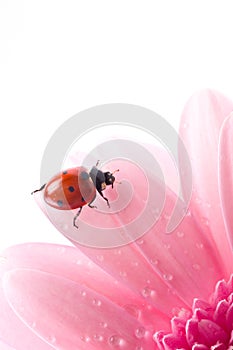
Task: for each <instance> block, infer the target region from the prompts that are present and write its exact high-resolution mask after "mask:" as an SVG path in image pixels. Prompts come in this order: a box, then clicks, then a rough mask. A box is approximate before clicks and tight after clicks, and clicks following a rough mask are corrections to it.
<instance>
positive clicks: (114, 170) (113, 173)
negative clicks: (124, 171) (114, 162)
mask: <svg viewBox="0 0 233 350" xmlns="http://www.w3.org/2000/svg"><path fill="white" fill-rule="evenodd" d="M118 171H120V169H116V170H114V171H113V173H111V175H113V174H115V173H116V172H118Z"/></svg>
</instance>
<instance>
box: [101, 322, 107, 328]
mask: <svg viewBox="0 0 233 350" xmlns="http://www.w3.org/2000/svg"><path fill="white" fill-rule="evenodd" d="M100 327H102V328H107V327H108V324H107V322H100Z"/></svg>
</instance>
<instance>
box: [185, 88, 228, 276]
mask: <svg viewBox="0 0 233 350" xmlns="http://www.w3.org/2000/svg"><path fill="white" fill-rule="evenodd" d="M232 110H233V103H232V102H231V101H229V100H228V99H226V98H225V97H224V96H222V95H221V94H219V93H217V92H215V91H211V90H204V91H200V92H198V93H196V94H195V95H194V96H192V97H191V99H190V100H189V101H188V103H187V104H186V106H185V109H184V112H183V116H182V121H181V127H180V134H181V137H182V138H183V140H184V143H185V145H186V147H187V150H188V153H189V155H190V160H191V163H192V169H193V196H192V201H191V211H192V212H193V213H194V215H195V218H196V220H197V223H198V225H199V227H200V228H201V230H202V232H203V233H205V235H206V236H209V235H210V233H211V234H212V236H213V237H214V240H215V242H216V246H217V249H218V250H219V254H220V255H221V257H222V260H223V264H224V266H225V274H224V277H225V278H228V275H229V274H230V272H231V267H232V251H231V250H230V247H229V243H228V239H227V235H226V231H225V226H224V222H223V217H222V214H221V204H220V197H219V193H218V143H219V133H220V129H221V126H222V123H223V121H224V119H225V118H226V117H227V116H228V115H229V114H230V112H231V111H232Z"/></svg>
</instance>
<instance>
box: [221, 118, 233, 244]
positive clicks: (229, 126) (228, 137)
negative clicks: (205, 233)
mask: <svg viewBox="0 0 233 350" xmlns="http://www.w3.org/2000/svg"><path fill="white" fill-rule="evenodd" d="M232 135H233V113H232V114H231V115H230V117H229V118H227V119H226V120H225V122H224V124H223V127H222V131H221V138H220V146H219V153H220V154H219V187H220V197H221V202H222V209H223V216H224V221H225V224H226V229H227V233H228V237H229V240H230V242H231V247H232V249H233V219H232V212H233V211H232V210H233V204H232V198H233V157H232V147H233V140H232Z"/></svg>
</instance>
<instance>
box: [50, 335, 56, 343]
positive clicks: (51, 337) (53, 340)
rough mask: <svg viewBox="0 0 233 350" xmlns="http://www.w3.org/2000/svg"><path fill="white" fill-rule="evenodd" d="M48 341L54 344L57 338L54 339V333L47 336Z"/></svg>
mask: <svg viewBox="0 0 233 350" xmlns="http://www.w3.org/2000/svg"><path fill="white" fill-rule="evenodd" d="M48 341H49V343H51V344H55V343H56V341H57V339H56V337H55V335H50V336H49V338H48Z"/></svg>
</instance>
